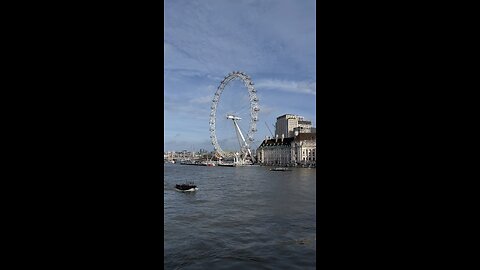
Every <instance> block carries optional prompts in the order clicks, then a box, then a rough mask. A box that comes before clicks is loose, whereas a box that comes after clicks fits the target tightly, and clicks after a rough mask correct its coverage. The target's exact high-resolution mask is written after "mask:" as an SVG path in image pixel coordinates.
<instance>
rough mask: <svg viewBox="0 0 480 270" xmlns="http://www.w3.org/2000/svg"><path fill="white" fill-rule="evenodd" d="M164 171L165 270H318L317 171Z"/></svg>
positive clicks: (171, 166) (172, 167) (175, 166)
mask: <svg viewBox="0 0 480 270" xmlns="http://www.w3.org/2000/svg"><path fill="white" fill-rule="evenodd" d="M164 168H165V172H164V202H165V203H164V215H165V216H164V224H165V225H164V248H165V249H164V266H165V269H313V268H315V265H316V258H315V251H316V211H315V207H316V205H315V202H316V194H315V190H316V178H315V172H316V169H304V168H295V169H293V171H291V172H273V171H269V168H268V167H237V168H230V167H201V166H184V165H179V164H166V165H165V167H164ZM185 181H195V184H196V185H197V186H198V188H199V190H198V191H196V192H191V193H182V192H178V191H175V189H174V187H175V184H177V183H179V182H185Z"/></svg>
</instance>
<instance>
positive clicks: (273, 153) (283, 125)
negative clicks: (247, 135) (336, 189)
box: [257, 114, 317, 167]
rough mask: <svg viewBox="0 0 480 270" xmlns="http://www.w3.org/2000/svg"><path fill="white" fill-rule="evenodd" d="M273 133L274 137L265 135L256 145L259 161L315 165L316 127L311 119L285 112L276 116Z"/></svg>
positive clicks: (273, 163)
mask: <svg viewBox="0 0 480 270" xmlns="http://www.w3.org/2000/svg"><path fill="white" fill-rule="evenodd" d="M275 133H276V134H275V138H270V137H266V138H265V140H264V141H263V142H262V143H261V144H260V146H259V147H258V149H257V159H258V162H259V163H261V164H263V165H271V166H275V165H278V166H308V167H313V166H316V148H317V147H316V129H315V128H314V127H312V122H311V121H307V120H305V119H304V118H303V117H301V116H297V115H293V114H285V115H282V116H280V117H278V118H277V123H276V125H275ZM285 134H288V136H285Z"/></svg>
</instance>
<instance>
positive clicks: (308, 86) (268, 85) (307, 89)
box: [256, 79, 317, 95]
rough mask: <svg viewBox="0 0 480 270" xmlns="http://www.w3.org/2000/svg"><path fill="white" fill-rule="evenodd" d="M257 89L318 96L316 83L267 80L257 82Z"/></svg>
mask: <svg viewBox="0 0 480 270" xmlns="http://www.w3.org/2000/svg"><path fill="white" fill-rule="evenodd" d="M256 87H257V88H258V89H270V90H279V91H285V92H291V93H298V94H310V95H316V94H317V83H316V82H305V81H300V82H298V81H286V80H273V79H265V80H259V81H257V83H256Z"/></svg>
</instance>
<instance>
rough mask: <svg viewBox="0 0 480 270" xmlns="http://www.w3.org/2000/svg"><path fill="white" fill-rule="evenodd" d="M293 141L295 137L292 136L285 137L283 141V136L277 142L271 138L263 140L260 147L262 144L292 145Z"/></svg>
mask: <svg viewBox="0 0 480 270" xmlns="http://www.w3.org/2000/svg"><path fill="white" fill-rule="evenodd" d="M292 141H293V137H290V138H284V139H283V142H282V139H281V138H278V140H277V142H275V139H270V140H263V142H262V144H260V146H259V147H262V146H280V145H290V144H291V143H292Z"/></svg>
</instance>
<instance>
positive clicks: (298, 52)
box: [163, 0, 317, 151]
mask: <svg viewBox="0 0 480 270" xmlns="http://www.w3.org/2000/svg"><path fill="white" fill-rule="evenodd" d="M315 5H316V4H315V0H300V1H299V0H165V1H164V15H165V16H164V20H165V21H164V44H163V45H164V102H165V104H164V150H165V151H181V150H188V151H198V150H199V149H206V150H208V151H212V150H213V146H212V145H211V140H210V131H209V119H210V110H211V109H210V107H211V105H212V99H213V96H214V94H215V91H216V89H217V87H218V86H219V84H220V82H221V81H222V79H223V78H224V77H225V76H227V75H228V74H229V73H230V72H232V71H243V72H245V73H246V74H248V75H249V76H250V77H251V79H252V81H253V82H254V84H255V89H256V90H257V97H258V98H259V102H258V104H259V107H260V112H259V121H258V122H257V129H258V131H257V133H256V134H255V141H254V143H253V145H252V147H254V148H255V147H258V145H259V144H260V143H261V141H262V140H263V139H265V136H271V133H270V131H269V129H268V128H270V130H271V132H273V133H275V129H274V127H273V125H274V124H275V121H276V118H277V117H278V116H281V115H283V114H287V113H288V114H296V115H301V116H303V117H305V119H306V120H311V121H312V123H313V124H314V126H317V123H316V119H315V110H316V104H315V97H316V24H315V20H316V14H315V10H316V8H315ZM249 106H250V103H249V100H248V91H247V89H246V88H245V87H244V86H243V85H242V82H241V81H232V82H231V83H230V84H228V85H227V86H226V87H225V90H224V92H223V93H222V95H221V97H220V101H219V104H218V110H217V137H218V140H219V142H220V145H221V147H222V148H223V149H224V150H230V149H233V148H234V147H235V141H236V134H235V130H234V126H233V123H232V122H231V120H228V119H226V117H225V114H226V113H234V114H236V115H239V116H240V117H241V118H242V120H240V121H239V123H241V129H242V132H244V133H246V132H247V129H248V124H249V121H250V120H249V115H248V113H249ZM267 126H268V128H267ZM236 145H237V146H238V142H237V143H236Z"/></svg>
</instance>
